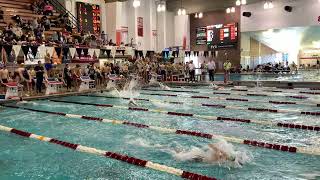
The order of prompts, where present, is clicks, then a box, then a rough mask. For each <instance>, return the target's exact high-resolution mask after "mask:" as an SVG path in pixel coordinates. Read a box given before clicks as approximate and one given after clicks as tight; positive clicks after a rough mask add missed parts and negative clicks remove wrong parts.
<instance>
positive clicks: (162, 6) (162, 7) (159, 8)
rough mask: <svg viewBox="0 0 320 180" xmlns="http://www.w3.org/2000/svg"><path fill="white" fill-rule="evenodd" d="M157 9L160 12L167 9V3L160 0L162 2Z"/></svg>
mask: <svg viewBox="0 0 320 180" xmlns="http://www.w3.org/2000/svg"><path fill="white" fill-rule="evenodd" d="M157 11H158V12H164V11H166V4H165V2H163V1H160V3H159V4H158V6H157Z"/></svg>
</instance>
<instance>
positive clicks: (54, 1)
mask: <svg viewBox="0 0 320 180" xmlns="http://www.w3.org/2000/svg"><path fill="white" fill-rule="evenodd" d="M48 1H49V3H50V4H51V5H52V6H53V7H54V8H55V10H56V11H57V12H58V13H60V14H68V18H69V20H70V22H71V25H72V27H73V28H76V29H77V31H78V32H79V31H80V23H79V20H78V19H77V18H76V17H75V16H74V15H73V14H72V13H71V12H70V11H68V10H67V9H66V8H65V7H64V6H63V5H62V4H61V3H60V2H59V1H57V0H48Z"/></svg>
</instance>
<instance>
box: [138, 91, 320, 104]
mask: <svg viewBox="0 0 320 180" xmlns="http://www.w3.org/2000/svg"><path fill="white" fill-rule="evenodd" d="M140 94H142V95H149V96H167V97H182V98H191V99H213V100H223V101H236V102H257V103H267V104H286V103H287V104H290V103H291V104H292V103H294V104H296V105H305V106H316V107H320V104H312V103H307V102H296V101H272V100H270V101H263V100H250V99H242V98H233V97H230V98H224V97H210V96H181V95H179V96H178V95H177V94H158V93H140ZM297 98H298V97H297Z"/></svg>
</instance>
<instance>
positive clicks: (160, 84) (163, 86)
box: [159, 82, 171, 90]
mask: <svg viewBox="0 0 320 180" xmlns="http://www.w3.org/2000/svg"><path fill="white" fill-rule="evenodd" d="M159 86H160V89H162V90H171V88H169V86H167V85H164V84H163V83H161V82H159Z"/></svg>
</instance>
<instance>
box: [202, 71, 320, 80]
mask: <svg viewBox="0 0 320 180" xmlns="http://www.w3.org/2000/svg"><path fill="white" fill-rule="evenodd" d="M223 78H224V76H223V74H216V75H215V81H223ZM206 79H209V77H208V76H207V77H206ZM230 80H231V81H257V80H260V81H299V82H300V81H304V82H319V81H320V72H319V71H317V70H310V71H299V72H298V74H231V75H230Z"/></svg>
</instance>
